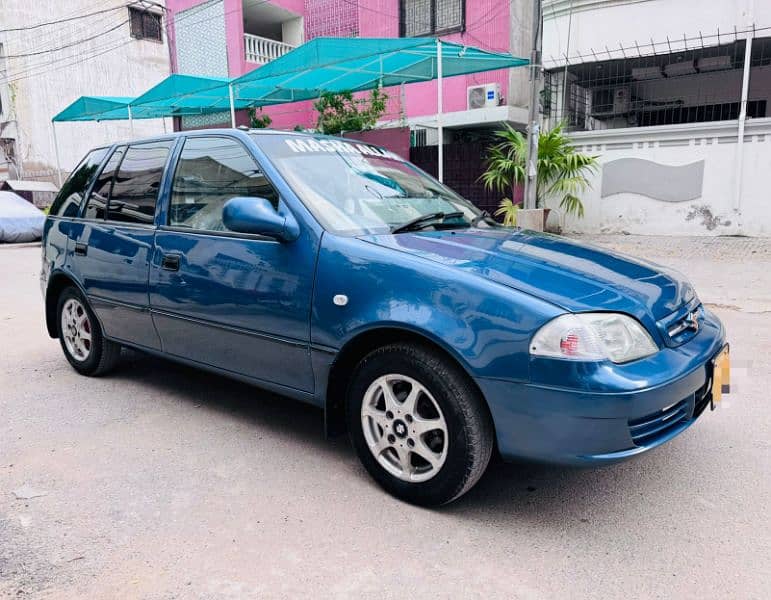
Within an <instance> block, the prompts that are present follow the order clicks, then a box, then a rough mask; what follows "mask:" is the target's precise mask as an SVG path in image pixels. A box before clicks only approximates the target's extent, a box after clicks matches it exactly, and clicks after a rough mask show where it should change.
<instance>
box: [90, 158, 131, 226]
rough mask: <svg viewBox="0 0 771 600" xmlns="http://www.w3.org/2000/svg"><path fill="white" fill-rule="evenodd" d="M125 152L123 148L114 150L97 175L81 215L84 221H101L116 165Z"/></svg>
mask: <svg viewBox="0 0 771 600" xmlns="http://www.w3.org/2000/svg"><path fill="white" fill-rule="evenodd" d="M125 151H126V147H125V146H121V147H120V148H116V149H115V152H113V153H112V156H111V157H110V159H109V160H108V161H107V164H106V165H104V169H102V172H101V173H100V174H99V177H98V178H97V180H96V183H95V184H94V188H93V189H92V190H91V195H89V197H88V204H86V210H85V211H84V213H83V217H84V218H86V219H98V220H103V219H104V217H105V214H106V212H107V201H108V200H109V199H110V191H111V190H112V184H113V180H114V179H115V171H117V170H118V165H120V161H121V160H122V159H123V153H124V152H125Z"/></svg>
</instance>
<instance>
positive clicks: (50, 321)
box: [45, 271, 86, 338]
mask: <svg viewBox="0 0 771 600" xmlns="http://www.w3.org/2000/svg"><path fill="white" fill-rule="evenodd" d="M70 286H72V287H74V288H77V289H78V290H79V291H80V293H81V294H83V297H84V298H85V297H86V294H85V293H84V292H83V289H82V288H81V287H80V285H78V283H77V282H76V281H75V280H74V279H73V278H72V277H70V276H69V275H67V274H66V273H63V272H62V271H56V272H55V273H52V274H51V277H50V278H49V280H48V286H47V287H46V296H45V315H46V329H47V330H48V335H49V336H50V337H52V338H58V337H59V327H58V325H57V320H56V306H57V304H58V303H59V295H60V294H61V293H62V291H63V290H64V289H65V288H68V287H70Z"/></svg>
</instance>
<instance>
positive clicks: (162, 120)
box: [161, 117, 166, 133]
mask: <svg viewBox="0 0 771 600" xmlns="http://www.w3.org/2000/svg"><path fill="white" fill-rule="evenodd" d="M161 122H162V123H163V133H166V117H161Z"/></svg>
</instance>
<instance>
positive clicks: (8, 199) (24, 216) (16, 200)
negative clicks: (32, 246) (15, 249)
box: [0, 192, 46, 242]
mask: <svg viewBox="0 0 771 600" xmlns="http://www.w3.org/2000/svg"><path fill="white" fill-rule="evenodd" d="M45 220H46V216H45V215H44V214H43V211H42V210H40V209H39V208H36V207H35V206H33V205H32V204H30V203H29V202H27V201H26V200H25V199H24V198H22V197H21V196H18V195H17V194H14V193H13V192H0V242H32V241H35V240H39V239H40V238H41V237H42V235H43V223H44V222H45Z"/></svg>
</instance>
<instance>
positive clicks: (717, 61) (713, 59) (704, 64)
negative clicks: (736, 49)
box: [696, 56, 733, 73]
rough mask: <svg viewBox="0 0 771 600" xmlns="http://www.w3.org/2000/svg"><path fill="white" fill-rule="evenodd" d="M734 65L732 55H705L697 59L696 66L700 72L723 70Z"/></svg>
mask: <svg viewBox="0 0 771 600" xmlns="http://www.w3.org/2000/svg"><path fill="white" fill-rule="evenodd" d="M731 67H733V62H732V61H731V57H730V56H705V57H703V58H700V59H699V60H697V61H696V68H697V69H699V71H700V72H702V73H704V72H706V71H723V70H725V69H730V68H731Z"/></svg>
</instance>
